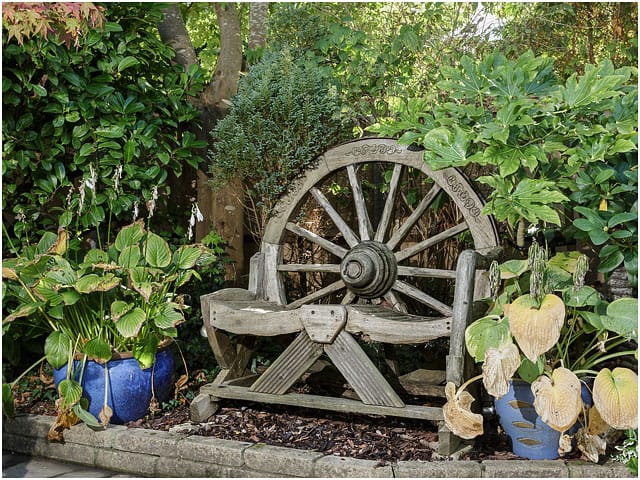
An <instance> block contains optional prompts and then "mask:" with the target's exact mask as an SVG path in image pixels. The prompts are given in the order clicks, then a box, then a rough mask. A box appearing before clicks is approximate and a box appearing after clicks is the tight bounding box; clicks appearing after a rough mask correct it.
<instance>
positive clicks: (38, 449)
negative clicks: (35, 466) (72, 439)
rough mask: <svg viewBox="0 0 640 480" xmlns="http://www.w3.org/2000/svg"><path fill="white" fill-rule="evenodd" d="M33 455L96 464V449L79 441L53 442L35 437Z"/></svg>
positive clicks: (87, 464)
mask: <svg viewBox="0 0 640 480" xmlns="http://www.w3.org/2000/svg"><path fill="white" fill-rule="evenodd" d="M33 455H34V456H39V457H45V458H51V459H54V460H58V461H68V462H73V463H82V464H83V465H85V466H91V467H93V466H95V464H96V449H95V448H94V447H92V446H90V445H82V444H79V443H54V442H50V441H48V440H47V439H46V438H43V439H40V438H38V439H36V443H35V446H34V448H33Z"/></svg>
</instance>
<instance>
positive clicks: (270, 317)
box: [210, 301, 302, 337]
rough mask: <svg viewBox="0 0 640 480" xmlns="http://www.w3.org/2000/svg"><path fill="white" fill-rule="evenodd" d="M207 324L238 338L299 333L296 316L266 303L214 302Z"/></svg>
mask: <svg viewBox="0 0 640 480" xmlns="http://www.w3.org/2000/svg"><path fill="white" fill-rule="evenodd" d="M210 308H211V312H210V318H211V320H210V322H211V324H212V325H213V326H214V327H216V328H219V329H221V330H224V331H226V332H231V333H235V334H238V335H258V336H262V337H272V336H274V335H282V334H285V333H294V332H299V331H300V330H302V323H301V321H300V314H299V312H296V311H287V310H285V309H284V307H281V306H278V305H274V304H272V303H267V302H259V301H249V302H244V301H243V302H240V301H238V302H234V301H228V302H227V301H217V302H216V301H214V302H212V304H211V306H210Z"/></svg>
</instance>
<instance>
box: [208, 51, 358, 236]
mask: <svg viewBox="0 0 640 480" xmlns="http://www.w3.org/2000/svg"><path fill="white" fill-rule="evenodd" d="M339 112H340V103H339V101H338V99H337V96H336V94H335V92H333V91H332V90H331V88H330V86H329V83H328V81H327V79H326V77H325V76H323V75H322V73H321V72H320V70H319V69H318V68H317V66H316V65H315V64H314V63H312V62H305V61H304V60H294V59H293V57H292V56H291V55H290V54H289V53H288V52H286V51H285V52H282V53H269V54H266V55H265V56H264V57H263V59H262V60H261V61H260V63H258V64H257V65H255V66H254V67H252V68H251V71H250V72H249V74H248V75H247V76H246V77H243V78H242V79H241V81H240V85H239V90H238V94H237V95H236V96H235V97H234V98H233V105H232V107H231V109H230V111H229V114H228V115H227V116H226V117H225V118H224V119H223V120H221V121H220V122H218V124H217V125H216V127H215V128H214V130H213V131H212V132H211V136H212V139H213V144H212V149H211V151H210V159H211V168H210V174H211V178H212V182H213V185H214V186H224V185H226V184H228V183H229V182H230V181H231V180H232V179H235V178H239V179H241V180H242V181H243V183H244V184H245V186H246V187H247V195H248V196H249V201H250V203H251V204H252V205H254V206H255V207H256V209H255V212H254V213H255V219H254V220H255V222H256V223H255V224H254V227H255V229H254V232H253V233H255V234H256V236H259V235H260V232H261V230H262V226H263V222H264V218H265V216H266V215H268V214H269V211H270V209H271V208H272V207H273V205H274V204H275V202H276V201H277V199H278V198H279V197H280V195H282V194H283V193H284V192H286V191H287V189H288V188H289V186H290V184H291V182H292V181H293V180H294V179H295V178H296V177H298V176H299V175H300V174H301V173H303V172H304V170H305V169H306V168H307V167H309V166H310V165H311V164H312V163H313V161H314V159H315V158H316V157H317V156H318V155H319V154H320V153H322V152H323V151H324V150H326V148H327V147H329V146H331V145H334V144H336V143H338V142H339V141H340V140H342V139H344V138H345V137H344V133H343V132H344V130H343V128H342V124H341V122H340V120H339Z"/></svg>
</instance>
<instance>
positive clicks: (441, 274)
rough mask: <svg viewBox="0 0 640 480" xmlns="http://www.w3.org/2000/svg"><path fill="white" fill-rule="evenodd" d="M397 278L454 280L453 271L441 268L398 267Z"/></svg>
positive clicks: (454, 274)
mask: <svg viewBox="0 0 640 480" xmlns="http://www.w3.org/2000/svg"><path fill="white" fill-rule="evenodd" d="M398 276H399V277H429V278H451V279H453V278H456V271H455V270H444V269H441V268H422V267H407V266H403V265H398Z"/></svg>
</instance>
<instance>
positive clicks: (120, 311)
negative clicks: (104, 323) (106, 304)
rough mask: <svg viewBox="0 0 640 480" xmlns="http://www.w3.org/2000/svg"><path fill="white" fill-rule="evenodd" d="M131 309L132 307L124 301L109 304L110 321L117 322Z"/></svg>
mask: <svg viewBox="0 0 640 480" xmlns="http://www.w3.org/2000/svg"><path fill="white" fill-rule="evenodd" d="M132 308H133V305H132V304H130V303H127V302H125V301H124V300H115V301H114V302H113V303H112V304H111V308H110V310H111V320H113V321H114V322H117V321H118V320H120V318H121V317H122V316H123V315H124V314H125V313H127V312H129V311H130V310H131V309H132Z"/></svg>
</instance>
